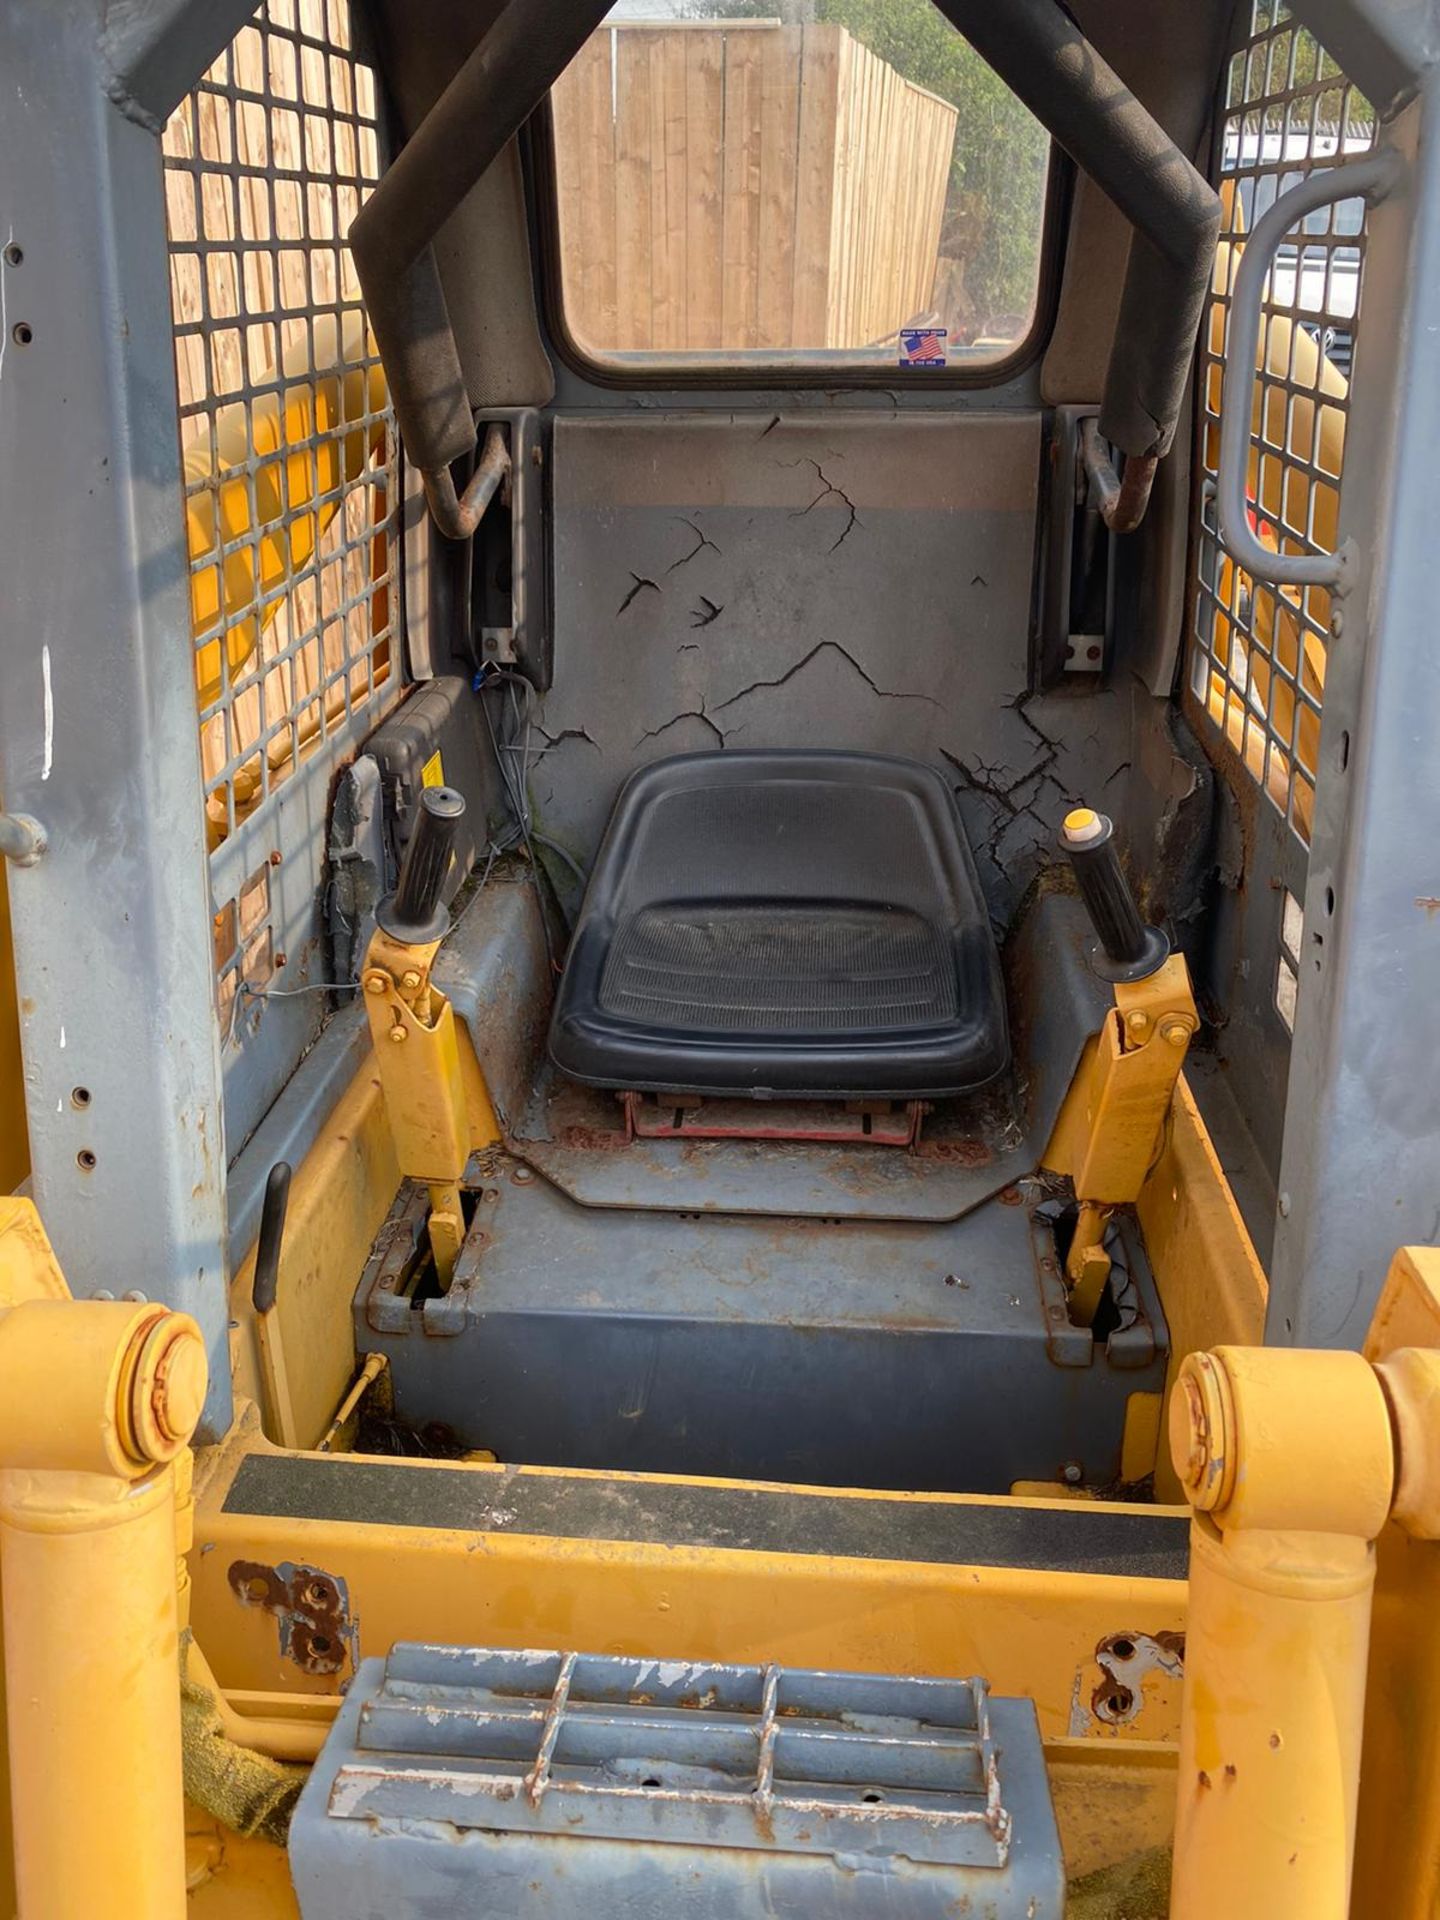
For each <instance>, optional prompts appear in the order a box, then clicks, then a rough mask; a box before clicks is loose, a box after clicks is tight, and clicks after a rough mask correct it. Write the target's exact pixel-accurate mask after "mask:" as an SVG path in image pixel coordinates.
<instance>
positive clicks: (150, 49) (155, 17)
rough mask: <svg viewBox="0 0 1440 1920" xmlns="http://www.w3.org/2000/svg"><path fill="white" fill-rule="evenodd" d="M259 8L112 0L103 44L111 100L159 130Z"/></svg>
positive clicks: (248, 3) (214, 1)
mask: <svg viewBox="0 0 1440 1920" xmlns="http://www.w3.org/2000/svg"><path fill="white" fill-rule="evenodd" d="M254 11H255V8H254V5H253V4H252V0H123V3H122V4H118V5H117V4H115V3H114V0H111V4H110V5H108V6H106V7H104V8H103V15H104V32H103V39H102V43H101V44H102V49H103V52H104V55H105V58H106V62H107V64H108V66H109V74H108V77H107V79H106V89H107V91H108V92H109V94H110V97H111V99H112V100H113V101H114V102H115V104H116V106H117V107H119V109H120V111H121V112H122V113H123V114H124V115H125V116H126V118H127V119H130V120H134V121H135V122H136V123H137V124H138V125H140V126H142V127H146V128H148V129H149V131H150V132H151V133H158V132H159V131H160V129H161V128H162V127H163V126H164V124H165V122H166V121H167V120H168V119H169V118H170V115H171V114H172V113H173V112H174V110H175V108H176V107H178V106H179V104H180V102H181V101H182V100H183V99H184V98H185V95H186V94H187V93H188V92H189V91H190V89H191V87H193V86H194V84H195V82H196V81H197V80H198V79H199V78H200V75H201V74H202V73H203V72H204V71H205V69H206V68H207V67H208V66H209V65H210V63H211V61H212V60H214V59H215V57H216V55H217V54H219V53H221V52H223V50H224V49H225V48H226V47H227V46H229V44H230V42H231V40H232V39H233V38H234V36H235V35H236V34H237V33H238V32H239V31H240V29H241V27H243V26H244V25H245V22H246V21H247V20H248V19H249V18H250V17H251V15H252V14H253V13H254Z"/></svg>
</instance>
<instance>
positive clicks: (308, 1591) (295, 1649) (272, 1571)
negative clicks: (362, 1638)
mask: <svg viewBox="0 0 1440 1920" xmlns="http://www.w3.org/2000/svg"><path fill="white" fill-rule="evenodd" d="M229 1579H230V1591H231V1592H232V1593H233V1594H234V1595H235V1598H236V1599H237V1600H238V1601H239V1602H240V1604H241V1606H242V1607H259V1608H260V1609H261V1610H262V1611H263V1612H265V1613H269V1614H272V1615H273V1616H274V1618H275V1620H276V1621H277V1623H278V1625H279V1629H280V1652H281V1655H282V1657H283V1658H284V1659H286V1660H290V1661H293V1662H294V1664H295V1665H296V1666H297V1667H298V1668H299V1669H300V1671H301V1672H302V1673H314V1674H328V1673H339V1672H340V1671H341V1669H342V1668H343V1667H344V1666H345V1664H346V1662H347V1661H349V1662H351V1664H352V1665H353V1666H358V1665H359V1659H358V1655H357V1650H356V1647H357V1638H358V1623H357V1622H356V1621H354V1620H352V1619H351V1617H350V1600H349V1594H348V1592H347V1590H346V1586H345V1582H344V1581H343V1580H341V1579H340V1578H338V1576H337V1575H335V1574H333V1573H326V1572H325V1571H324V1570H323V1568H320V1567H307V1566H300V1565H297V1564H295V1563H294V1562H292V1561H289V1560H282V1561H281V1562H280V1563H279V1565H278V1566H274V1567H270V1566H266V1565H265V1563H264V1561H261V1560H235V1561H232V1562H231V1565H230V1574H229Z"/></svg>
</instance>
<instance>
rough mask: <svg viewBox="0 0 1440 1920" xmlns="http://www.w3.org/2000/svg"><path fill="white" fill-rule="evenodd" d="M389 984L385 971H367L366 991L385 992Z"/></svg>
mask: <svg viewBox="0 0 1440 1920" xmlns="http://www.w3.org/2000/svg"><path fill="white" fill-rule="evenodd" d="M389 984H390V983H389V981H388V980H387V979H386V978H385V975H384V974H383V973H378V972H377V973H367V974H366V976H365V991H366V993H384V991H385V989H386V987H387V986H389Z"/></svg>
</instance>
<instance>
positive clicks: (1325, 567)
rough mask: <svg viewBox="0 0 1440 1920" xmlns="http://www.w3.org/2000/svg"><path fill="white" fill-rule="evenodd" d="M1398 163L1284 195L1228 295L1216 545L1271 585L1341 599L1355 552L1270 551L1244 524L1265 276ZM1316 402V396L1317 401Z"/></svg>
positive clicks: (1383, 185) (1371, 193) (1381, 162)
mask: <svg viewBox="0 0 1440 1920" xmlns="http://www.w3.org/2000/svg"><path fill="white" fill-rule="evenodd" d="M1403 165H1404V163H1403V161H1402V160H1401V158H1400V156H1399V154H1398V153H1396V152H1394V151H1393V150H1392V149H1391V148H1388V147H1387V148H1384V149H1382V150H1381V151H1380V152H1378V153H1372V154H1368V155H1367V156H1366V158H1365V159H1363V160H1351V161H1348V162H1347V163H1346V164H1345V165H1344V166H1343V167H1327V168H1325V169H1324V170H1323V171H1322V172H1318V173H1312V174H1310V175H1309V177H1308V178H1306V179H1304V180H1302V181H1301V182H1300V184H1299V185H1298V186H1296V187H1292V188H1291V189H1290V191H1289V192H1288V193H1282V194H1281V196H1280V198H1279V199H1278V200H1277V201H1276V202H1275V204H1274V206H1273V207H1271V208H1270V209H1269V210H1268V211H1267V212H1266V213H1264V214H1263V215H1262V216H1261V218H1260V219H1259V220H1258V221H1257V222H1256V225H1255V230H1254V232H1253V233H1252V234H1251V235H1250V237H1249V239H1248V240H1246V242H1245V248H1244V252H1243V254H1242V256H1241V260H1240V268H1239V271H1238V272H1237V273H1236V275H1235V286H1234V290H1233V292H1232V294H1231V297H1230V325H1229V329H1228V332H1227V335H1226V341H1225V377H1224V380H1223V382H1222V384H1221V388H1220V459H1219V464H1218V467H1217V470H1216V474H1215V513H1216V521H1217V525H1218V528H1219V534H1220V544H1221V546H1222V547H1223V548H1224V549H1225V551H1226V553H1227V554H1229V556H1230V558H1231V559H1232V560H1233V561H1234V562H1235V565H1236V566H1237V567H1239V568H1240V569H1241V571H1242V572H1244V573H1248V574H1249V575H1250V577H1251V579H1252V580H1259V581H1261V582H1263V583H1264V584H1265V585H1267V586H1272V587H1330V588H1332V589H1333V590H1334V591H1335V592H1336V593H1344V592H1345V590H1346V588H1347V587H1348V586H1349V584H1350V577H1351V575H1352V573H1353V571H1354V567H1355V562H1356V560H1357V558H1358V553H1357V550H1356V547H1355V543H1354V541H1352V540H1346V541H1343V542H1342V543H1341V545H1340V547H1339V549H1338V550H1337V551H1336V552H1335V553H1275V552H1272V551H1271V549H1270V548H1269V547H1267V546H1265V545H1263V544H1262V542H1261V541H1260V540H1259V539H1257V538H1256V535H1255V533H1254V532H1253V530H1252V529H1251V526H1250V517H1249V512H1248V502H1247V499H1246V479H1247V473H1248V469H1249V465H1250V419H1251V413H1252V410H1253V405H1254V393H1255V360H1256V353H1257V351H1258V349H1259V345H1260V307H1261V301H1262V300H1263V298H1264V294H1265V278H1266V275H1267V274H1268V273H1269V271H1270V268H1271V265H1272V263H1273V260H1274V256H1275V254H1276V252H1277V250H1278V249H1279V246H1280V243H1281V241H1282V240H1283V239H1284V238H1285V236H1286V234H1287V233H1288V232H1289V231H1290V229H1291V228H1292V227H1293V226H1296V225H1297V224H1298V223H1299V222H1300V221H1301V220H1303V219H1304V218H1305V216H1306V215H1307V214H1311V213H1314V212H1315V211H1316V210H1317V208H1320V207H1326V206H1330V205H1332V204H1333V203H1334V202H1335V201H1337V200H1356V199H1364V200H1366V201H1368V202H1370V203H1371V204H1372V205H1373V204H1374V202H1375V201H1377V200H1383V199H1384V197H1385V195H1386V194H1387V193H1389V192H1390V190H1391V188H1392V187H1394V185H1395V183H1396V181H1397V180H1398V179H1399V177H1400V173H1401V170H1402V168H1403ZM1318 398H1319V396H1317V399H1318Z"/></svg>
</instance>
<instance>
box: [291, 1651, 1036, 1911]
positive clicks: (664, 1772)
mask: <svg viewBox="0 0 1440 1920" xmlns="http://www.w3.org/2000/svg"><path fill="white" fill-rule="evenodd" d="M481 1836H488V1837H489V1838H490V1840H491V1841H492V1842H495V1843H497V1844H492V1845H489V1846H486V1845H484V1844H475V1843H476V1842H479V1841H480V1839H481ZM457 1839H464V1841H465V1843H466V1844H465V1846H464V1847H462V1848H460V1849H457V1847H456V1844H455V1842H456V1840H457ZM502 1843H503V1844H502ZM290 1851H291V1865H292V1872H293V1873H294V1877H295V1883H296V1888H297V1891H298V1892H299V1895H300V1903H301V1911H302V1914H303V1915H304V1920H339V1917H340V1916H341V1915H344V1916H346V1920H364V1916H367V1915H369V1914H371V1913H373V1914H375V1915H377V1916H378V1915H379V1914H381V1913H384V1914H385V1915H386V1917H387V1920H409V1916H412V1915H413V1916H415V1917H416V1920H418V1917H419V1916H420V1915H426V1914H430V1913H432V1912H439V1911H441V1910H442V1909H441V1907H439V1906H436V1905H433V1904H427V1902H433V1901H434V1900H435V1899H437V1898H438V1897H439V1896H440V1892H441V1890H442V1889H443V1892H444V1898H445V1899H446V1901H447V1902H448V1903H449V1904H447V1905H445V1906H444V1908H443V1911H445V1912H446V1913H447V1914H452V1913H453V1914H457V1915H468V1914H471V1913H474V1914H475V1915H477V1916H478V1915H480V1914H482V1913H484V1914H487V1915H489V1914H493V1913H500V1912H509V1911H510V1908H509V1906H508V1905H507V1904H505V1901H504V1900H503V1899H500V1896H499V1892H498V1888H499V1886H500V1884H501V1882H503V1883H505V1884H507V1885H514V1884H521V1885H524V1886H526V1887H528V1888H529V1889H530V1898H529V1899H527V1901H526V1902H525V1911H526V1912H527V1913H531V1912H533V1913H537V1914H538V1913H541V1912H545V1911H554V1912H556V1913H577V1912H580V1911H582V1910H583V1911H584V1912H585V1914H586V1916H587V1920H609V1916H611V1915H614V1916H616V1920H618V1916H619V1915H620V1914H622V1913H624V1914H632V1913H636V1912H642V1913H643V1912H646V1911H648V1910H650V1909H651V1908H652V1907H653V1908H654V1910H655V1911H657V1912H659V1911H683V1912H684V1913H685V1914H687V1915H688V1914H691V1913H695V1914H700V1913H704V1914H711V1913H713V1914H715V1915H717V1916H718V1915H720V1914H722V1913H723V1914H725V1915H729V1916H735V1917H736V1920H740V1917H741V1916H748V1915H750V1914H755V1915H757V1916H758V1915H760V1914H765V1915H767V1916H771V1917H773V1916H788V1915H792V1914H793V1915H794V1916H796V1920H799V1917H800V1916H801V1915H803V1916H805V1920H818V1916H822V1915H826V1914H831V1913H834V1914H837V1915H839V1914H845V1915H850V1914H857V1915H858V1914H859V1913H861V1912H866V1911H868V1912H874V1911H876V1910H877V1907H876V1904H875V1903H876V1902H877V1901H879V1900H882V1899H883V1901H884V1903H885V1904H884V1908H883V1910H884V1911H885V1913H886V1914H887V1916H888V1917H889V1920H907V1917H908V1916H910V1915H915V1916H917V1920H929V1916H932V1915H933V1916H936V1917H937V1920H938V1916H940V1915H941V1914H946V1915H949V1914H953V1913H954V1912H956V1911H959V1910H969V1909H968V1904H966V1903H968V1900H969V1899H971V1898H974V1899H975V1900H976V1907H977V1910H981V1909H980V1905H979V1901H980V1896H981V1895H982V1894H983V1899H984V1906H983V1911H985V1912H986V1913H990V1914H993V1915H995V1916H997V1920H1005V1917H1006V1916H1009V1915H1012V1914H1013V1915H1015V1916H1020V1915H1025V1916H1026V1917H1027V1920H1044V1916H1049V1915H1054V1916H1056V1917H1057V1920H1058V1916H1059V1915H1060V1914H1061V1912H1062V1910H1063V1871H1062V1866H1061V1859H1060V1851H1059V1843H1058V1839H1057V1836H1056V1831H1055V1822H1054V1815H1053V1812H1052V1810H1051V1806H1050V1799H1049V1790H1048V1785H1047V1782H1046V1778H1045V1770H1044V1762H1043V1758H1042V1755H1041V1749H1040V1739H1039V1732H1038V1729H1037V1726H1036V1721H1035V1714H1034V1709H1033V1707H1032V1706H1031V1704H1030V1702H1028V1701H1020V1700H1000V1701H992V1700H991V1699H990V1697H989V1691H988V1689H987V1687H986V1685H985V1683H984V1681H983V1680H948V1679H917V1678H913V1677H908V1676H907V1677H899V1676H881V1675H873V1674H836V1673H825V1672H818V1671H808V1670H801V1669H792V1668H785V1667H779V1666H764V1667H761V1666H725V1665H717V1664H713V1663H702V1664H692V1663H689V1662H684V1661H661V1660H644V1659H632V1658H626V1657H617V1656H610V1655H596V1654H577V1653H559V1652H504V1651H496V1650H492V1649H486V1648H475V1647H436V1646H418V1645H417V1646H407V1645H401V1646H397V1647H395V1648H394V1650H393V1651H392V1652H391V1654H390V1656H389V1658H388V1660H385V1661H383V1662H382V1661H379V1660H372V1661H367V1662H366V1663H365V1665H364V1666H363V1667H362V1669H361V1672H360V1674H359V1677H358V1678H357V1680H356V1683H355V1685H354V1687H353V1688H352V1690H351V1693H350V1696H349V1699H348V1700H347V1702H346V1705H345V1708H344V1710H343V1711H342V1713H341V1715H340V1717H339V1719H338V1720H337V1721H336V1724H335V1728H334V1730H333V1732H332V1733H331V1735H330V1738H329V1739H328V1741H327V1742H326V1747H325V1751H324V1753H323V1754H322V1755H321V1757H320V1761H319V1763H318V1765H317V1766H316V1768H315V1771H314V1773H313V1774H312V1776H311V1780H310V1782H309V1784H308V1786H307V1787H306V1789H305V1793H304V1795H303V1796H302V1798H301V1801H300V1806H299V1809H298V1811H297V1813H296V1817H295V1822H294V1825H293V1827H292V1830H291V1842H290ZM457 1861H463V1862H464V1863H465V1868H464V1871H463V1873H459V1874H458V1875H457V1870H456V1862H457ZM876 1874H879V1875H882V1876H883V1879H884V1884H883V1887H882V1886H881V1885H880V1883H879V1882H877V1881H875V1880H874V1879H873V1878H871V1876H873V1875H876ZM497 1875H498V1876H500V1879H499V1880H498V1881H497V1879H496V1876H497ZM862 1896H863V1897H862ZM497 1900H498V1901H499V1904H497ZM532 1900H533V1901H534V1902H535V1904H533V1905H532V1904H531V1901H532ZM582 1901H583V1909H582V1905H581V1903H582ZM677 1901H678V1902H679V1903H680V1905H679V1906H678V1907H677V1906H676V1905H675V1904H674V1903H675V1902H677ZM667 1902H669V1903H670V1904H669V1905H668V1906H667ZM517 1911H518V1909H517Z"/></svg>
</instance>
